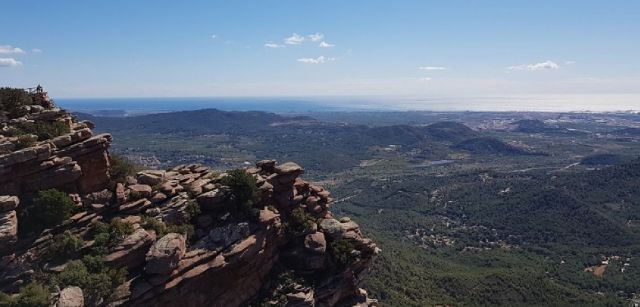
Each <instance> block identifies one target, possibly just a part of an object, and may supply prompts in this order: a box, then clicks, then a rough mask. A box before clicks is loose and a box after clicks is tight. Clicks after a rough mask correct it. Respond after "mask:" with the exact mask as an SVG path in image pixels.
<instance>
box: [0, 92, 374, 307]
mask: <svg viewBox="0 0 640 307" xmlns="http://www.w3.org/2000/svg"><path fill="white" fill-rule="evenodd" d="M41 101H44V102H47V103H48V104H47V106H46V107H45V106H41V107H39V108H32V109H30V110H33V112H31V113H29V114H27V115H25V116H24V117H23V118H20V119H16V120H18V121H28V120H37V121H55V122H60V123H65V124H66V125H68V127H69V131H70V132H69V133H65V134H63V135H61V136H58V137H55V138H51V139H48V140H45V141H40V142H36V143H34V144H33V145H32V146H29V147H27V148H24V149H20V150H10V152H6V153H5V154H3V155H0V173H1V174H10V176H6V175H2V176H1V177H0V178H1V179H0V195H5V196H0V252H2V254H3V255H5V256H4V257H3V258H2V259H1V261H0V290H3V291H5V292H13V293H15V292H18V291H19V289H20V287H22V286H24V285H26V284H28V283H29V282H31V281H33V280H35V279H36V276H37V274H36V272H44V273H45V274H59V273H60V272H61V271H62V272H64V271H65V270H66V266H67V264H68V263H69V261H72V260H81V261H92V262H89V263H87V264H86V266H87V267H89V269H88V270H91V269H93V270H95V268H96V263H95V261H96V260H95V259H98V261H99V262H101V264H103V265H106V267H107V268H110V269H112V270H122V269H126V270H127V271H126V272H127V273H126V274H127V275H126V282H124V283H123V284H120V285H119V286H118V287H117V289H114V290H113V291H111V292H110V293H109V295H108V296H105V297H99V298H96V297H94V296H91V295H94V294H92V293H95V291H93V292H92V291H83V290H85V289H81V288H78V287H75V286H76V285H71V286H70V285H60V288H63V289H62V290H61V291H60V292H59V293H58V294H54V295H52V304H53V305H55V306H82V305H83V304H84V302H91V303H88V304H94V303H96V302H98V303H99V304H101V305H109V306H118V305H125V306H181V307H187V306H247V305H272V306H280V305H287V306H334V305H353V306H372V305H375V304H376V302H375V300H371V299H369V298H368V297H367V295H366V291H364V290H362V289H360V288H359V285H360V284H361V282H362V280H363V278H364V276H365V275H366V273H367V272H368V271H369V268H370V267H371V263H372V261H373V258H374V256H375V254H377V253H378V251H379V250H378V248H377V247H376V245H375V243H373V242H372V241H371V240H369V239H367V238H365V237H364V236H363V235H362V233H361V232H360V229H359V226H358V224H356V223H355V222H354V221H351V220H350V219H348V218H342V219H337V218H335V217H334V216H333V214H332V213H331V211H330V207H331V203H332V198H331V194H330V193H329V191H327V190H325V189H324V188H323V187H321V186H318V185H314V184H311V183H309V182H307V181H305V180H303V179H301V178H300V176H301V175H302V174H304V168H303V167H301V166H300V165H298V164H296V163H293V162H287V163H283V164H278V163H277V162H276V161H274V160H263V161H259V162H258V163H256V167H252V168H248V169H245V170H241V171H233V172H224V171H220V170H213V169H210V168H209V167H206V166H203V165H198V164H190V165H179V166H176V167H174V168H172V169H169V170H166V171H158V170H146V171H141V172H138V173H136V174H131V176H128V177H126V178H124V179H123V178H121V179H122V180H120V181H119V182H117V183H116V182H113V183H110V184H109V180H110V165H109V155H108V152H107V149H108V147H109V143H110V142H111V137H110V136H109V135H107V134H103V135H93V134H92V132H91V130H90V128H91V127H92V125H91V124H90V123H86V122H77V121H75V120H74V119H73V118H72V117H70V116H69V115H68V114H67V113H65V112H64V111H62V110H60V109H57V108H55V106H54V105H53V104H52V103H49V102H50V101H49V100H47V99H44V100H41ZM12 120H13V119H12ZM4 124H5V126H4V127H5V128H6V129H5V130H7V129H10V128H11V127H10V126H11V125H12V124H11V123H4ZM7 127H9V128H7ZM3 140H4V141H5V142H7V137H5V138H4V139H0V143H2V141H3ZM13 141H15V140H14V139H9V142H13ZM9 147H10V146H9ZM230 178H231V180H228V179H230ZM47 188H57V189H60V190H63V191H66V192H67V193H70V195H73V198H74V202H75V203H77V206H78V208H79V209H78V211H79V212H77V213H75V214H74V215H73V216H72V217H71V218H69V219H68V220H67V221H65V222H63V223H61V224H60V225H58V226H56V227H54V228H52V229H48V230H45V231H44V232H43V233H41V234H40V235H39V237H37V238H28V239H24V240H23V239H21V238H19V236H18V227H17V226H18V221H17V218H16V216H17V212H16V209H19V204H20V199H19V198H18V197H16V196H20V198H22V196H24V197H26V198H28V197H30V195H32V194H33V192H36V191H39V190H42V189H47ZM27 203H28V202H27ZM109 223H110V224H109ZM105 225H115V226H113V227H114V229H110V228H109V229H105V227H107V228H108V227H111V226H105ZM99 228H102V230H101V231H102V232H100V233H99V234H98V235H97V234H96V233H98V232H99V231H98V230H97V229H99ZM63 234H64V236H63V238H66V239H65V240H68V241H60V236H61V235H63ZM65 236H66V237H65ZM56 240H57V241H56ZM77 240H81V244H80V245H78V243H76V241H77ZM60 242H63V243H64V242H67V243H64V244H72V245H73V249H71V251H66V250H65V251H64V253H63V255H64V257H66V258H64V259H60V257H59V255H60V253H56V251H51V250H47V249H51V246H57V245H55V244H61V243H60ZM69 242H71V243H69ZM54 243H55V244H54ZM52 253H53V254H56V255H58V257H50V255H51V254H52ZM95 255H99V257H89V258H86V257H84V256H95ZM83 257H84V258H83ZM87 259H88V260H87ZM101 272H102V271H101ZM110 272H112V273H113V272H122V271H110ZM110 274H111V273H110ZM287 274H293V275H295V276H296V279H295V281H294V282H292V281H291V280H292V279H286V278H281V277H282V276H284V275H287ZM100 278H106V277H105V276H102V275H101V277H100ZM53 280H55V279H53ZM283 283H287V284H283ZM103 295H104V294H103Z"/></svg>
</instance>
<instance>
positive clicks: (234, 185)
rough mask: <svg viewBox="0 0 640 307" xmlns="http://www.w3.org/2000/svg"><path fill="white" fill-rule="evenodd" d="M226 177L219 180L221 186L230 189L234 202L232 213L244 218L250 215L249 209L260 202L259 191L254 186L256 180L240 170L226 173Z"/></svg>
mask: <svg viewBox="0 0 640 307" xmlns="http://www.w3.org/2000/svg"><path fill="white" fill-rule="evenodd" d="M227 174H228V176H226V177H224V178H222V179H221V181H220V183H221V184H222V185H225V186H228V187H229V188H230V189H231V195H232V198H233V200H234V202H235V207H234V208H233V210H232V213H234V214H235V215H240V216H242V217H246V216H248V215H249V214H250V213H251V208H253V206H254V205H255V204H257V203H258V201H259V200H260V190H259V189H258V186H257V185H256V179H255V178H253V176H251V175H250V174H248V173H247V172H245V171H244V170H241V169H234V170H230V171H229V172H227Z"/></svg>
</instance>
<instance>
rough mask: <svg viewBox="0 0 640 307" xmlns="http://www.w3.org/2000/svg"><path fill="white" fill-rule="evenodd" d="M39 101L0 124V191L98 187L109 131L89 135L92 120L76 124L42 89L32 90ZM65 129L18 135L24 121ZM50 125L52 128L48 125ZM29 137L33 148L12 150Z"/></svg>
mask: <svg viewBox="0 0 640 307" xmlns="http://www.w3.org/2000/svg"><path fill="white" fill-rule="evenodd" d="M33 96H34V99H33V100H34V101H39V102H40V103H41V104H42V105H34V106H25V108H26V109H28V111H27V112H28V113H27V114H25V115H24V116H22V117H18V118H9V119H7V121H6V122H2V123H0V128H1V129H0V148H3V150H1V151H0V195H5V194H8V195H21V194H25V193H30V192H35V191H39V190H44V189H49V188H58V189H61V190H64V191H67V192H70V193H81V194H85V193H90V192H94V191H97V190H100V189H102V188H104V186H106V184H107V183H108V181H109V157H108V153H107V149H108V148H109V145H110V143H111V135H109V134H100V135H93V133H92V132H91V129H90V128H89V127H92V126H93V124H91V123H88V122H77V121H75V120H74V118H73V117H72V116H71V115H70V114H69V113H67V112H66V111H64V110H62V109H59V108H57V107H55V105H54V104H53V102H52V101H51V100H50V99H49V98H48V96H47V95H46V93H44V92H42V93H34V94H33ZM35 124H37V125H39V126H38V127H48V126H47V125H55V126H53V127H55V130H56V131H68V132H66V133H64V134H62V135H60V136H56V137H53V138H49V139H47V138H46V136H36V135H29V134H19V133H18V132H16V131H20V127H23V126H25V125H27V126H29V125H32V126H33V125H35ZM40 129H42V128H40ZM51 129H53V128H51ZM25 138H26V139H31V140H32V141H33V142H35V143H34V144H33V145H32V146H29V147H27V148H23V149H17V148H18V146H17V145H16V144H19V141H20V140H23V139H25Z"/></svg>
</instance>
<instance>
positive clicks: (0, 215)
mask: <svg viewBox="0 0 640 307" xmlns="http://www.w3.org/2000/svg"><path fill="white" fill-rule="evenodd" d="M17 241H18V217H17V214H16V212H15V211H5V212H0V251H3V250H5V249H7V248H8V247H10V246H11V245H13V244H15V243H16V242H17Z"/></svg>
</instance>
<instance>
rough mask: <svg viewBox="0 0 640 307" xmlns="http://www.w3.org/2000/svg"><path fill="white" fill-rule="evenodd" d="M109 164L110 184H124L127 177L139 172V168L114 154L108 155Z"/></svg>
mask: <svg viewBox="0 0 640 307" xmlns="http://www.w3.org/2000/svg"><path fill="white" fill-rule="evenodd" d="M109 156H110V159H109V164H110V166H111V168H110V170H109V173H110V175H111V181H112V182H120V183H124V182H125V179H126V178H127V176H133V175H135V173H137V172H138V171H140V169H141V168H140V167H139V166H138V165H136V164H134V163H132V162H131V161H129V160H127V159H126V158H124V157H121V156H119V155H116V154H110V155H109Z"/></svg>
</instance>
